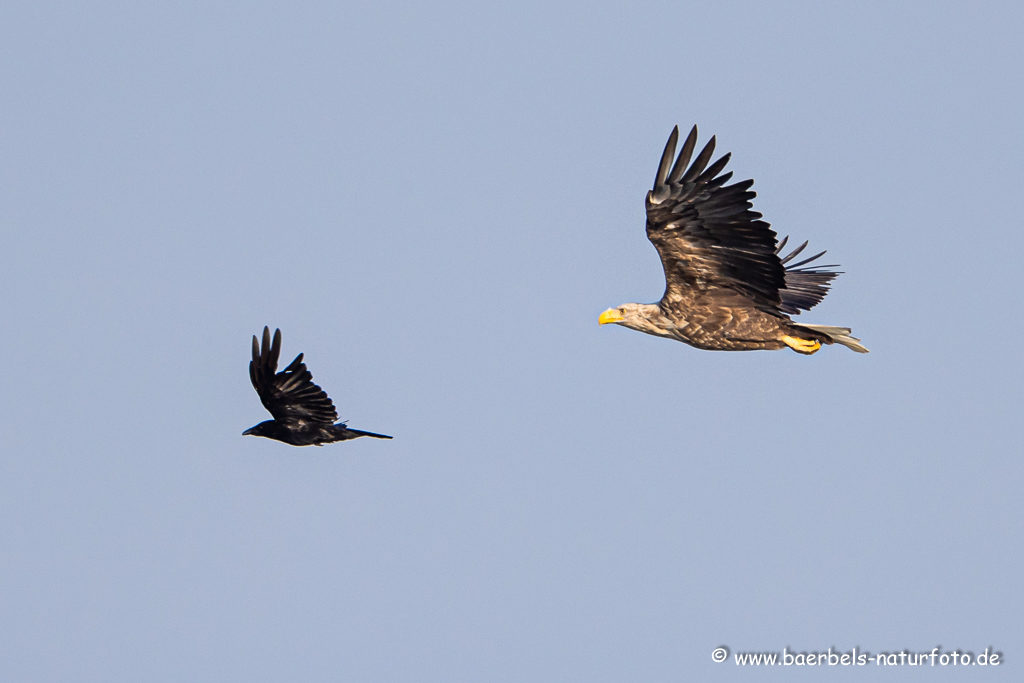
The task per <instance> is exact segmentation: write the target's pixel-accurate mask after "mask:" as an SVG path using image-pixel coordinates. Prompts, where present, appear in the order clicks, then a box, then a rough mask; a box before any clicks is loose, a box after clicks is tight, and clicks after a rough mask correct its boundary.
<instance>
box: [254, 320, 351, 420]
mask: <svg viewBox="0 0 1024 683" xmlns="http://www.w3.org/2000/svg"><path fill="white" fill-rule="evenodd" d="M280 356H281V330H276V331H275V332H274V340H273V342H272V343H271V340H270V328H269V327H264V328H263V348H262V349H261V348H260V343H259V340H258V339H256V335H253V338H252V361H251V362H250V363H249V378H250V379H251V380H252V385H253V387H255V389H256V393H257V394H259V395H260V401H262V402H263V406H264V407H265V408H266V409H267V410H268V411H270V414H271V415H273V416H274V419H275V420H277V421H278V422H283V423H285V424H302V423H308V422H312V423H318V424H334V423H335V422H336V421H337V420H338V411H337V410H335V409H334V404H333V403H332V402H331V399H330V398H328V396H327V394H326V393H325V392H324V390H323V389H321V388H320V387H318V386H317V385H316V384H314V383H313V375H312V374H311V373H310V372H309V370H307V369H306V364H305V363H303V362H302V354H301V353H300V354H299V355H298V356H296V358H295V360H293V361H292V362H291V364H290V365H289V366H288V367H286V368H285V369H284V370H282V371H281V372H277V361H278V358H280Z"/></svg>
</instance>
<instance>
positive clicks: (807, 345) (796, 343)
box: [782, 334, 821, 356]
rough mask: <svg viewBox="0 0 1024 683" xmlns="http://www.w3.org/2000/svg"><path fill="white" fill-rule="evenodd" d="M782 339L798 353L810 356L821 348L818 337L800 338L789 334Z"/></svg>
mask: <svg viewBox="0 0 1024 683" xmlns="http://www.w3.org/2000/svg"><path fill="white" fill-rule="evenodd" d="M782 341H784V342H785V343H786V346H788V347H789V348H791V349H793V350H794V351H796V352H797V353H803V354H806V355H808V356H809V355H811V354H812V353H814V352H815V351H817V350H818V349H820V348H821V342H820V341H818V340H816V339H800V338H798V337H790V336H789V335H788V334H787V335H785V336H783V337H782Z"/></svg>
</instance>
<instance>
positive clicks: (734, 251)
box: [599, 126, 867, 354]
mask: <svg viewBox="0 0 1024 683" xmlns="http://www.w3.org/2000/svg"><path fill="white" fill-rule="evenodd" d="M678 140H679V128H678V126H677V127H676V128H675V129H673V131H672V135H671V136H670V137H669V139H668V144H666V145H665V152H664V153H663V154H662V157H661V164H660V165H659V166H658V174H657V176H655V179H654V188H653V189H652V190H651V191H650V192H648V193H647V237H648V239H650V240H651V242H652V243H653V244H654V246H655V248H656V249H657V250H658V254H659V255H660V256H661V263H662V266H663V267H664V269H665V294H664V296H663V297H662V298H661V301H659V302H658V303H656V304H623V305H622V306H619V307H617V308H610V309H608V310H607V311H605V312H604V313H602V314H601V317H600V319H599V321H600V323H601V324H605V323H615V324H618V325H623V326H625V327H629V328H632V329H634V330H639V331H641V332H646V333H648V334H653V335H657V336H660V337H668V338H670V339H677V340H679V341H682V342H685V343H687V344H689V345H691V346H695V347H697V348H698V349H707V350H718V351H751V350H756V349H781V348H785V347H786V346H789V347H790V348H792V349H793V350H794V351H797V352H799V353H805V354H811V353H814V352H815V351H817V350H818V349H819V348H821V345H822V344H833V343H839V344H842V345H843V346H846V347H848V348H851V349H853V350H854V351H858V352H860V353H867V349H866V348H864V347H863V346H861V345H860V343H859V342H860V340H859V339H856V338H854V337H851V336H850V330H849V329H848V328H845V327H833V326H830V325H806V324H799V323H795V322H793V321H792V320H791V319H790V317H789V316H790V315H795V314H798V313H799V312H800V311H801V310H809V309H811V308H812V307H813V306H815V305H816V304H817V303H818V302H819V301H821V300H822V299H823V298H824V297H825V295H826V294H827V293H828V288H829V283H830V282H831V281H832V280H833V279H834V278H835V277H836V276H837V275H838V274H839V273H837V272H835V271H831V270H825V269H827V268H833V267H834V266H808V265H807V264H810V263H811V262H813V261H815V260H817V259H818V258H820V257H821V256H822V255H823V254H824V253H825V252H821V253H820V254H817V255H815V256H812V257H810V258H808V259H804V260H803V261H800V262H799V263H794V264H792V265H786V264H788V263H789V261H791V260H792V259H793V258H794V257H795V256H797V255H798V254H799V253H800V252H802V251H803V250H804V248H805V247H806V246H807V243H806V242H804V243H803V244H802V245H800V246H799V247H797V248H796V249H794V250H793V251H792V252H790V253H789V255H787V256H785V257H780V256H779V253H780V252H781V250H782V248H783V247H784V246H785V244H786V241H787V240H788V238H786V239H784V240H782V242H781V243H778V242H777V240H776V235H775V232H774V231H773V230H772V229H771V227H770V226H769V224H768V223H766V222H765V221H762V220H760V219H761V214H760V213H758V212H756V211H752V210H751V206H752V204H751V203H750V200H751V199H753V198H754V197H755V196H756V194H755V193H754V192H752V191H751V190H750V187H751V185H753V184H754V181H753V180H744V181H743V182H739V183H733V184H732V185H726V184H725V183H726V182H727V181H728V180H729V179H730V178H731V177H732V172H729V173H722V170H723V169H724V168H725V165H726V164H727V163H728V162H729V156H730V155H728V154H726V155H725V156H723V157H721V158H720V159H718V160H717V161H715V162H714V163H713V164H711V165H710V166H709V165H708V162H709V161H710V160H711V155H712V154H713V153H714V150H715V138H714V137H712V138H711V140H710V141H709V142H708V144H707V145H706V146H705V147H704V149H703V150H702V151H701V152H700V154H698V155H697V158H696V159H695V160H694V162H693V164H692V165H690V166H689V168H687V165H688V164H689V163H690V157H691V156H692V154H693V150H694V146H695V145H696V143H697V127H696V126H694V127H693V130H691V131H690V135H689V136H688V137H687V138H686V142H685V143H683V149H682V150H681V151H680V153H679V157H678V159H676V162H675V164H674V165H673V164H672V160H673V158H674V157H675V150H676V143H677V142H678ZM669 166H671V167H672V168H671V171H670V170H669ZM719 174H721V175H719Z"/></svg>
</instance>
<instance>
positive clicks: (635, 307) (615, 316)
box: [597, 304, 670, 337]
mask: <svg viewBox="0 0 1024 683" xmlns="http://www.w3.org/2000/svg"><path fill="white" fill-rule="evenodd" d="M659 313H660V309H659V308H658V304H622V305H621V306H617V307H616V308H609V309H608V310H607V311H605V312H604V313H602V314H601V317H599V318H598V319H597V322H598V324H600V325H607V324H608V323H614V324H616V325H622V326H623V327H629V328H631V329H634V330H639V331H640V332H646V333H647V334H655V335H658V336H659V337H667V336H670V334H669V332H668V331H667V330H664V329H662V327H661V326H660V325H659V324H658V323H659V322H660V317H661V316H660V315H659Z"/></svg>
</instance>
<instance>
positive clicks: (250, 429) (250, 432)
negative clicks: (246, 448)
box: [242, 427, 256, 436]
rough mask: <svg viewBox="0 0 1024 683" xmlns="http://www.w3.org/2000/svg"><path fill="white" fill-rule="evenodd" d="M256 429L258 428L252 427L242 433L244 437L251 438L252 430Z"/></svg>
mask: <svg viewBox="0 0 1024 683" xmlns="http://www.w3.org/2000/svg"><path fill="white" fill-rule="evenodd" d="M254 429H256V428H255V427H250V428H249V429H246V430H245V431H244V432H242V436H249V435H250V434H252V430H254Z"/></svg>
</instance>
